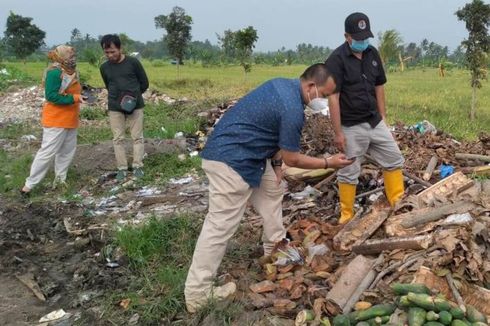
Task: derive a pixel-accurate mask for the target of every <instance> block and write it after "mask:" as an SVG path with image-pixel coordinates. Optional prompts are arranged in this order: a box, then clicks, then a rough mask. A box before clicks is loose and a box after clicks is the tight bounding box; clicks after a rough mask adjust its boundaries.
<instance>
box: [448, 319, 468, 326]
mask: <svg viewBox="0 0 490 326" xmlns="http://www.w3.org/2000/svg"><path fill="white" fill-rule="evenodd" d="M451 326H469V324H468V323H467V322H465V321H463V320H461V319H453V321H452V322H451Z"/></svg>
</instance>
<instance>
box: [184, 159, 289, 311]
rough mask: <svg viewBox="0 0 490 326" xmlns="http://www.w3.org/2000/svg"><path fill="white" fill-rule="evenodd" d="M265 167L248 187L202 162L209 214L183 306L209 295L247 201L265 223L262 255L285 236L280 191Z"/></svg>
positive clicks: (233, 175) (211, 163) (227, 172)
mask: <svg viewBox="0 0 490 326" xmlns="http://www.w3.org/2000/svg"><path fill="white" fill-rule="evenodd" d="M266 166H267V167H266V170H265V173H264V175H263V176H262V180H261V183H260V187H259V188H251V187H250V186H249V185H248V184H247V183H246V182H245V181H244V180H243V179H242V178H241V177H240V175H239V174H238V173H237V172H235V171H234V170H233V169H232V168H231V167H229V166H228V165H226V164H225V163H221V162H217V161H209V160H203V161H202V168H203V170H204V172H206V175H207V177H208V179H209V211H208V214H207V215H206V219H205V220H204V224H203V227H202V230H201V234H200V235H199V239H198V240H197V244H196V249H195V250H194V256H193V258H192V264H191V267H190V269H189V274H188V275H187V280H186V282H185V291H184V293H185V300H186V303H191V302H192V303H193V302H202V301H203V300H206V298H207V297H208V296H209V295H210V293H211V289H212V284H213V278H214V277H215V276H216V272H217V270H218V267H219V265H220V264H221V260H222V259H223V256H224V254H225V251H226V246H227V244H228V240H229V239H230V238H231V237H232V236H233V234H234V233H235V231H236V230H237V228H238V226H239V224H240V220H241V218H242V217H243V213H244V212H245V208H246V206H247V202H248V200H249V199H250V200H251V202H252V204H253V206H254V208H255V209H256V210H257V212H258V213H259V214H260V215H261V216H262V218H263V220H264V230H263V234H262V241H263V243H264V253H265V254H266V255H268V254H270V253H271V251H272V249H273V247H274V244H275V243H276V242H278V241H280V240H281V239H283V238H284V237H285V235H286V230H285V228H284V226H283V223H282V198H283V190H282V188H281V186H279V185H277V183H276V175H275V173H274V170H273V169H272V166H271V164H270V161H268V162H267V164H266Z"/></svg>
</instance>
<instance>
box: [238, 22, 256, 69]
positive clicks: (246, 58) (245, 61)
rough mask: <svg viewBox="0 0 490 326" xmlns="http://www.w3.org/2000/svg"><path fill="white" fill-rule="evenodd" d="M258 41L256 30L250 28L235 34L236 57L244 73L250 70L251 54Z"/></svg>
mask: <svg viewBox="0 0 490 326" xmlns="http://www.w3.org/2000/svg"><path fill="white" fill-rule="evenodd" d="M258 39H259V37H258V36H257V30H256V29H255V28H253V27H252V26H248V27H247V28H243V29H241V30H239V31H236V32H235V48H236V52H237V57H238V60H239V61H240V65H241V66H242V67H243V70H244V71H245V73H247V72H250V71H251V70H252V53H253V48H254V47H255V42H257V40H258Z"/></svg>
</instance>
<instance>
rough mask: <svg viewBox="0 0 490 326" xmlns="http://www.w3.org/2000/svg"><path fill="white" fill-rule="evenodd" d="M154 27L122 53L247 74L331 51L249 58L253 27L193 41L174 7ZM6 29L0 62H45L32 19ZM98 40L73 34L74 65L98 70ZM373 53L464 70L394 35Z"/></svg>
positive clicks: (429, 45)
mask: <svg viewBox="0 0 490 326" xmlns="http://www.w3.org/2000/svg"><path fill="white" fill-rule="evenodd" d="M154 21H155V27H156V28H161V29H165V30H166V34H165V35H164V37H163V38H162V39H161V40H154V41H147V42H140V41H137V40H133V39H131V38H130V37H129V36H127V34H124V33H121V34H120V37H121V40H122V42H123V45H124V50H125V51H126V52H127V53H138V54H139V56H141V57H142V58H145V59H148V60H174V63H176V64H183V63H184V62H185V61H191V62H193V63H201V64H202V65H203V66H217V65H223V64H240V65H241V66H242V67H243V68H244V70H245V71H246V72H247V71H250V69H251V67H252V65H253V64H268V65H274V66H278V65H291V64H306V65H308V64H312V63H315V62H322V61H324V60H325V58H327V57H328V55H329V54H330V53H331V51H332V49H330V48H329V47H323V46H316V45H312V44H309V43H301V44H298V45H297V46H296V48H295V49H286V48H285V47H282V48H281V49H278V50H277V51H269V52H257V51H255V52H254V51H253V48H254V46H255V43H256V41H257V40H258V32H257V30H256V29H254V27H253V26H248V27H246V28H243V29H241V30H238V31H232V30H225V31H224V32H223V33H222V34H216V36H217V39H218V44H212V43H211V42H210V41H209V40H205V41H197V40H194V41H193V40H192V38H191V30H192V28H191V27H192V17H190V16H189V15H187V14H186V12H185V10H184V9H183V8H180V7H174V8H173V10H172V12H171V13H170V14H169V15H159V16H157V17H155V18H154ZM6 25H7V26H6V30H5V32H4V38H3V39H1V40H0V59H2V58H3V59H9V60H12V59H19V60H24V61H25V60H45V56H44V53H45V52H46V51H47V48H46V44H45V43H44V38H45V35H46V34H45V32H44V31H42V30H41V29H39V28H38V27H37V26H36V25H35V24H33V23H32V18H30V17H22V16H20V15H17V14H15V13H13V12H11V13H10V15H9V17H8V19H7V24H6ZM100 37H101V36H92V35H90V34H88V33H86V34H84V33H82V31H80V30H79V29H78V28H73V30H72V31H71V33H70V38H69V41H68V42H67V43H68V44H70V45H71V46H73V47H75V49H76V50H77V53H78V59H79V60H80V61H86V62H89V63H90V64H93V65H98V64H99V63H100V61H101V59H102V57H103V53H102V50H101V49H100V45H99V40H100ZM378 48H379V51H380V54H381V57H382V59H383V62H384V63H385V65H386V66H387V67H388V69H393V70H397V69H402V70H403V69H404V68H405V67H435V66H438V65H439V64H441V63H443V64H445V65H446V67H447V68H450V67H452V66H456V67H460V68H461V67H463V66H464V65H465V64H466V61H465V54H466V51H465V47H464V45H463V44H462V45H460V46H458V47H457V48H456V49H455V50H454V51H452V52H451V53H450V51H449V49H448V47H447V46H443V45H440V44H437V43H435V42H432V41H429V40H428V39H424V40H423V41H422V42H420V44H417V43H414V42H410V43H408V44H404V43H403V39H402V37H401V35H400V34H399V33H398V32H397V31H396V30H388V31H385V32H383V33H380V34H379V35H378Z"/></svg>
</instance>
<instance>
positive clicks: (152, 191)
mask: <svg viewBox="0 0 490 326" xmlns="http://www.w3.org/2000/svg"><path fill="white" fill-rule="evenodd" d="M161 193H162V191H161V190H160V189H158V188H157V187H149V186H144V187H143V188H141V189H140V190H138V192H136V196H138V197H147V196H154V195H159V194H161Z"/></svg>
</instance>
